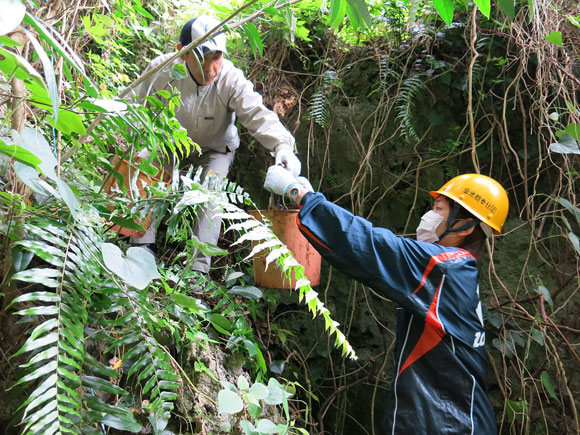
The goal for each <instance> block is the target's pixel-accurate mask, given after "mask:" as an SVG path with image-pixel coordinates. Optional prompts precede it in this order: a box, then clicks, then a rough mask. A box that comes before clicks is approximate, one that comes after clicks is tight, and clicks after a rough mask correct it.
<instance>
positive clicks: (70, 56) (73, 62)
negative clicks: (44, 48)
mask: <svg viewBox="0 0 580 435" xmlns="http://www.w3.org/2000/svg"><path fill="white" fill-rule="evenodd" d="M24 22H25V23H28V24H30V25H31V26H32V27H33V28H34V29H35V30H36V31H37V32H38V33H39V34H40V35H41V36H42V37H43V38H44V40H45V41H46V43H47V44H49V45H50V46H51V47H52V48H53V49H55V50H56V51H57V52H58V53H59V54H60V55H61V56H62V57H63V59H64V60H65V62H67V63H68V64H69V65H70V66H72V67H73V68H74V69H75V70H77V72H79V73H80V74H81V76H82V77H83V82H84V84H85V89H86V91H87V92H88V94H89V95H90V96H91V97H94V98H97V97H98V96H99V92H98V90H97V87H96V86H95V85H94V84H93V82H92V81H91V79H90V78H89V77H88V76H87V74H86V73H85V70H84V69H83V67H82V65H83V63H82V61H81V60H80V59H79V58H78V56H77V55H76V54H75V52H74V50H73V49H72V48H70V47H69V46H68V45H66V42H64V41H63V42H62V43H60V42H59V41H58V40H57V36H56V35H57V33H56V32H54V34H53V31H52V30H50V28H49V27H48V26H46V27H45V24H44V23H43V22H42V21H41V20H40V19H38V18H36V17H34V16H33V15H31V14H29V13H28V12H27V13H26V15H25V17H24ZM65 47H66V48H65Z"/></svg>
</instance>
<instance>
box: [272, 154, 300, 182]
mask: <svg viewBox="0 0 580 435" xmlns="http://www.w3.org/2000/svg"><path fill="white" fill-rule="evenodd" d="M276 165H282V166H284V167H285V168H286V169H288V170H289V171H290V172H292V174H294V176H295V177H297V176H298V175H300V171H301V170H302V163H300V160H298V157H296V154H294V153H293V152H292V150H291V149H290V148H282V149H280V150H278V152H276Z"/></svg>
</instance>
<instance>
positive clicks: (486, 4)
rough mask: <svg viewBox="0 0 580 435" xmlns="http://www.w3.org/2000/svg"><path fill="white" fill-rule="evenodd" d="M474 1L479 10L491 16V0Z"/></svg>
mask: <svg viewBox="0 0 580 435" xmlns="http://www.w3.org/2000/svg"><path fill="white" fill-rule="evenodd" d="M474 1H475V4H476V5H477V7H478V8H479V10H480V11H481V13H482V14H483V15H485V16H486V17H487V18H489V12H490V10H491V2H490V0H474Z"/></svg>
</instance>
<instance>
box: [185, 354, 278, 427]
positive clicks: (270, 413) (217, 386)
mask: <svg viewBox="0 0 580 435" xmlns="http://www.w3.org/2000/svg"><path fill="white" fill-rule="evenodd" d="M243 363H244V360H243V358H242V357H240V356H237V355H232V354H228V353H227V352H224V351H223V350H222V349H221V348H220V347H217V346H213V347H209V348H204V347H202V346H200V345H198V344H194V345H193V346H192V347H191V349H190V351H189V354H188V355H187V357H186V359H185V362H184V364H183V367H184V368H186V372H187V376H188V377H189V380H190V381H191V382H192V384H193V385H190V384H188V385H185V384H184V391H183V394H182V396H181V397H180V398H179V399H178V400H177V401H176V407H177V408H178V410H179V412H180V413H181V414H182V415H186V416H189V421H188V423H187V424H188V426H189V427H188V428H184V429H185V430H184V431H181V430H178V431H177V432H178V433H183V434H196V435H198V434H212V435H214V434H215V435H217V434H226V433H228V434H234V435H236V434H242V433H243V431H242V430H241V428H240V421H241V420H244V419H247V420H250V416H249V414H248V409H247V404H245V405H244V409H243V410H242V411H240V412H239V413H237V414H233V415H232V414H223V413H221V414H220V413H219V412H218V404H217V400H218V393H219V392H220V390H222V389H223V388H224V386H223V385H222V384H221V382H229V383H230V384H233V385H236V383H237V380H238V378H239V377H240V376H243V377H245V378H246V379H247V380H248V382H249V383H250V384H251V383H252V381H253V379H252V376H251V375H250V374H248V373H247V372H246V371H244V369H243V368H242V365H243ZM186 382H187V381H186ZM259 418H267V419H269V420H271V421H273V422H275V423H283V422H284V421H283V419H282V417H281V415H280V413H279V411H278V408H276V407H275V406H267V405H265V406H264V409H263V411H262V414H261V415H260V417H259Z"/></svg>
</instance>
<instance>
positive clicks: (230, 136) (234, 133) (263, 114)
mask: <svg viewBox="0 0 580 435" xmlns="http://www.w3.org/2000/svg"><path fill="white" fill-rule="evenodd" d="M172 54H173V53H169V54H165V55H162V56H159V57H157V58H155V59H154V60H153V61H152V62H151V64H150V65H149V67H148V68H147V69H146V70H145V73H146V72H147V71H149V70H150V69H151V68H154V67H155V66H157V65H159V64H160V63H162V62H164V61H165V60H167V59H168V58H169V57H170V56H171V55H172ZM176 63H182V64H183V65H185V62H183V61H181V60H179V59H176V60H175V61H173V62H171V63H170V64H168V65H167V66H166V67H164V68H163V69H162V70H161V71H160V72H159V73H158V74H156V75H153V76H151V77H150V78H148V79H147V80H145V81H143V82H142V83H141V84H140V85H139V86H138V87H137V88H136V89H135V94H136V95H138V97H137V98H138V100H139V101H143V98H144V97H145V96H147V95H153V94H154V93H155V92H156V91H159V90H161V89H165V90H167V91H169V90H170V87H173V88H176V89H178V90H179V91H180V92H181V101H182V104H181V107H179V108H178V109H177V111H176V114H175V117H176V118H177V120H178V121H179V122H180V124H181V125H182V126H183V127H184V128H185V129H186V130H187V132H188V136H189V137H190V138H191V139H192V140H193V141H194V142H195V143H197V144H198V145H199V146H200V147H201V149H202V155H201V156H198V155H197V154H195V155H193V156H188V157H186V158H185V159H184V160H185V161H187V162H188V163H194V164H198V165H201V166H203V168H204V170H203V177H205V175H206V174H207V173H208V172H210V171H212V172H213V173H216V174H219V175H220V176H221V177H226V176H227V173H228V170H229V167H230V165H231V163H232V161H233V157H234V154H235V150H236V149H237V148H238V147H239V146H240V137H239V135H238V130H237V128H236V126H235V121H236V117H237V119H238V120H239V121H240V123H241V124H242V125H243V126H244V127H245V128H246V129H247V130H248V132H249V133H250V134H251V135H252V136H253V137H254V138H255V139H256V140H258V142H260V143H261V144H262V145H263V146H264V147H265V148H266V149H267V150H269V151H271V152H272V153H275V152H277V151H279V150H280V149H283V148H287V149H289V150H292V152H294V142H295V141H294V137H293V136H292V134H291V133H290V132H289V131H288V130H287V129H286V128H285V127H284V125H283V124H282V123H281V122H280V120H279V119H278V116H277V115H276V114H275V113H274V112H272V111H271V110H269V109H268V108H267V107H266V106H264V103H263V101H262V96H261V95H260V94H258V93H257V92H256V91H254V86H253V84H252V82H250V81H249V80H248V79H246V78H245V76H244V73H243V72H242V71H241V70H240V69H239V68H237V67H236V66H234V64H233V63H232V62H231V61H229V60H227V59H223V63H222V67H221V70H220V72H219V73H218V75H217V77H216V78H215V79H214V80H213V81H212V82H211V84H209V85H206V86H201V85H198V84H197V83H196V82H195V80H194V79H193V77H191V74H190V75H189V76H188V77H185V78H183V79H172V78H171V77H170V76H169V72H170V71H171V70H172V68H173V65H175V64H176ZM143 157H144V156H143ZM211 208H212V207H211V204H210V205H209V207H208V209H206V210H205V211H204V212H203V213H202V214H201V215H200V216H198V219H197V222H196V229H195V232H196V235H197V237H198V238H199V239H200V240H201V241H203V242H210V243H213V244H216V243H217V241H218V238H219V234H220V230H221V219H216V218H214V217H213V213H212V211H211ZM153 227H154V225H152V228H151V229H150V230H149V231H148V232H147V234H145V235H144V236H143V237H141V238H139V239H132V242H133V243H154V242H155V230H154V229H153ZM210 264H211V259H210V258H209V257H208V256H205V255H203V254H201V253H200V254H199V256H198V258H197V259H196V261H195V264H194V269H195V270H199V271H201V272H208V271H209V268H210Z"/></svg>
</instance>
